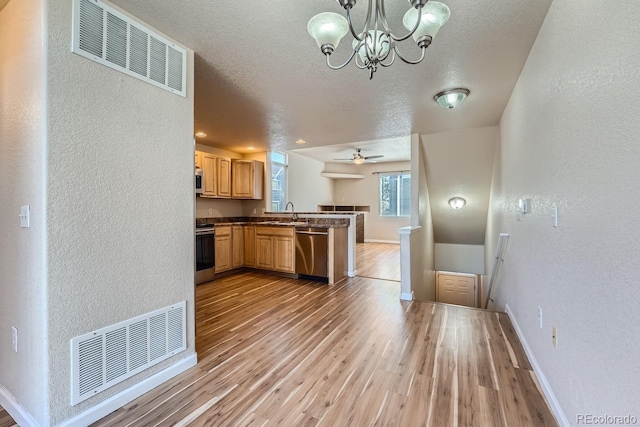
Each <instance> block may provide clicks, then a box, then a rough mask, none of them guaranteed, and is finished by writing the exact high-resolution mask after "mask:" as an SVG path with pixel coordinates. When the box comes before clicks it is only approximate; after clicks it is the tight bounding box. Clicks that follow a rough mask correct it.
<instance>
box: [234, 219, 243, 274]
mask: <svg viewBox="0 0 640 427" xmlns="http://www.w3.org/2000/svg"><path fill="white" fill-rule="evenodd" d="M242 228H243V227H242V226H241V225H234V226H233V227H231V235H232V236H231V238H232V240H233V242H232V245H233V254H232V258H231V267H232V268H238V267H242V266H243V265H244V232H243V229H242Z"/></svg>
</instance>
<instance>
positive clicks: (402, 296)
mask: <svg viewBox="0 0 640 427" xmlns="http://www.w3.org/2000/svg"><path fill="white" fill-rule="evenodd" d="M400 299H401V300H402V301H413V292H411V293H408V292H401V293H400Z"/></svg>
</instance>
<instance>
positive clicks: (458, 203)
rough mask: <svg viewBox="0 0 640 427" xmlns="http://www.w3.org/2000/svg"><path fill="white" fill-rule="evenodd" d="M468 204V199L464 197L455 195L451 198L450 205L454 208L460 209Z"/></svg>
mask: <svg viewBox="0 0 640 427" xmlns="http://www.w3.org/2000/svg"><path fill="white" fill-rule="evenodd" d="M466 204H467V201H466V200H465V199H463V198H462V197H454V198H452V199H449V206H451V207H452V208H453V209H460V208H461V207H463V206H464V205H466Z"/></svg>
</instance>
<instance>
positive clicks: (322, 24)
mask: <svg viewBox="0 0 640 427" xmlns="http://www.w3.org/2000/svg"><path fill="white" fill-rule="evenodd" d="M336 1H337V2H338V4H340V5H341V6H342V7H344V9H345V11H346V18H345V17H343V16H342V15H340V14H337V13H333V12H323V13H319V14H318V15H316V16H314V17H313V18H311V19H310V20H309V23H308V24H307V30H308V31H309V34H310V35H311V37H313V38H314V39H315V41H316V43H317V45H318V47H319V48H320V50H321V51H322V53H323V54H324V55H325V57H326V61H327V65H328V66H329V68H332V69H334V70H339V69H341V68H344V67H345V66H346V65H347V64H349V63H350V62H351V61H352V60H353V59H354V58H355V64H356V66H357V67H358V68H361V69H368V70H369V78H373V73H375V72H376V71H377V69H378V66H382V67H388V66H390V65H391V64H393V63H394V61H395V59H396V56H397V57H398V58H400V59H401V60H402V61H404V62H406V63H407V64H418V63H420V62H421V61H422V60H423V59H424V56H425V50H426V49H427V47H429V45H431V42H432V41H433V39H434V38H435V36H436V34H438V31H439V30H440V28H441V27H442V26H443V25H444V24H445V23H446V22H447V21H448V20H449V16H450V15H451V12H450V10H449V8H448V7H447V6H446V5H445V4H443V3H439V2H437V1H429V0H408V1H409V3H410V5H411V8H410V9H409V10H408V11H407V13H405V15H404V18H403V20H402V23H403V25H404V26H405V28H406V29H407V30H408V31H409V32H408V33H405V34H403V35H401V36H398V35H396V34H395V33H393V32H391V28H390V27H389V24H388V22H387V16H386V12H385V6H384V2H385V0H368V3H369V9H368V11H367V18H366V20H365V23H364V28H363V29H362V31H356V29H355V28H354V25H353V21H352V19H351V10H352V8H353V7H354V6H355V5H356V0H336ZM348 32H351V35H352V36H353V41H352V43H351V47H352V49H353V50H352V52H351V55H350V56H349V58H348V59H347V60H346V61H345V62H344V63H342V64H339V65H333V64H331V62H330V60H329V56H330V55H331V54H332V53H333V51H334V50H335V49H337V47H338V44H339V43H340V40H342V38H343V37H344V36H346V35H347V33H348ZM410 37H413V40H414V41H415V43H416V44H417V46H418V48H419V49H420V50H421V56H420V57H419V58H418V59H415V60H411V59H407V58H405V57H404V56H403V55H402V53H401V52H400V50H399V49H398V42H402V41H404V40H407V39H408V38H410ZM356 54H357V55H356Z"/></svg>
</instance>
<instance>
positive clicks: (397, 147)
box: [291, 136, 411, 163]
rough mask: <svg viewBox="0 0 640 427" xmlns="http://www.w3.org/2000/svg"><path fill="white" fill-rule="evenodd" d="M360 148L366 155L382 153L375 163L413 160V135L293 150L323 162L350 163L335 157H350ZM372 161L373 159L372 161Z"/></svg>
mask: <svg viewBox="0 0 640 427" xmlns="http://www.w3.org/2000/svg"><path fill="white" fill-rule="evenodd" d="M356 148H360V149H361V150H362V151H361V154H362V155H363V156H364V157H367V156H375V155H381V156H384V157H382V158H378V159H373V160H374V163H387V162H402V161H409V160H411V136H405V137H400V138H390V139H381V140H378V141H361V142H351V143H348V144H338V145H331V146H323V147H310V148H301V149H297V150H291V151H294V152H295V153H298V154H301V155H303V156H306V157H311V158H312V159H316V160H319V161H321V162H323V163H348V162H347V161H336V160H335V159H350V158H353V155H354V154H355V152H356V151H355V149H356ZM370 162H371V161H370Z"/></svg>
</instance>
